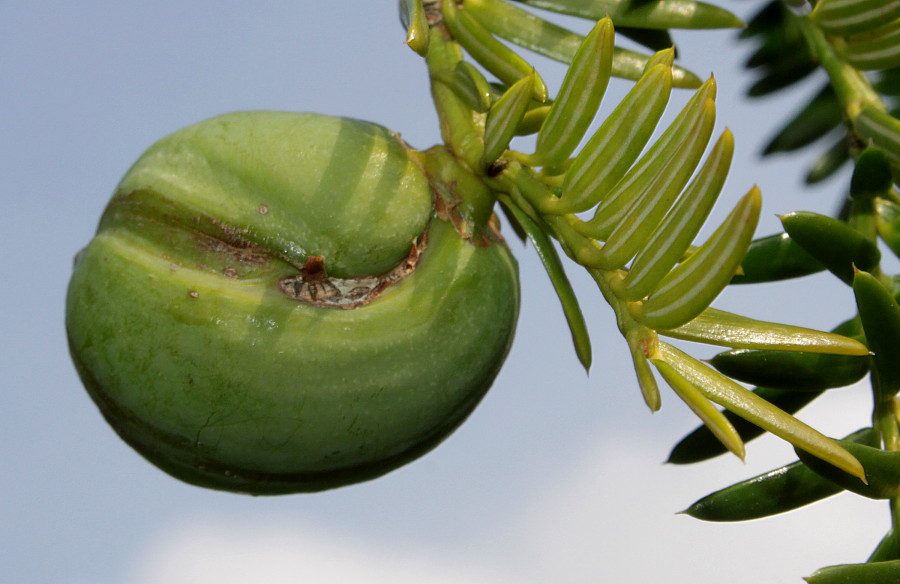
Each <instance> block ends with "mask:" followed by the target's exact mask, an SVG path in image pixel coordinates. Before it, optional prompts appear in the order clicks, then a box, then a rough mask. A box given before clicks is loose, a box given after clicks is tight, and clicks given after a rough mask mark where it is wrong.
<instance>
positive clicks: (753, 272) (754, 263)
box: [731, 233, 825, 284]
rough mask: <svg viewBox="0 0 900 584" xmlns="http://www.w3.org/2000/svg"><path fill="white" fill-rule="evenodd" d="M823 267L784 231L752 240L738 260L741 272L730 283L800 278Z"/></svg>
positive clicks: (819, 270) (823, 267) (755, 282)
mask: <svg viewBox="0 0 900 584" xmlns="http://www.w3.org/2000/svg"><path fill="white" fill-rule="evenodd" d="M824 269H825V266H823V265H822V264H820V263H819V262H818V260H816V258H814V257H812V256H811V255H809V254H808V253H807V252H806V251H805V250H804V249H803V248H802V247H800V246H799V245H797V243H796V242H795V241H794V240H793V239H791V236H790V235H788V234H787V233H777V234H775V235H769V236H766V237H761V238H759V239H754V240H753V241H752V242H751V243H750V247H749V248H748V249H747V253H746V254H745V255H744V259H743V260H741V273H740V274H737V275H735V276H734V278H732V279H731V283H732V284H757V283H760V282H775V281H778V280H787V279H790V278H799V277H801V276H808V275H810V274H815V273H817V272H821V271H822V270H824Z"/></svg>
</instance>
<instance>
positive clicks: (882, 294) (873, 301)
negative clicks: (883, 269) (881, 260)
mask: <svg viewBox="0 0 900 584" xmlns="http://www.w3.org/2000/svg"><path fill="white" fill-rule="evenodd" d="M853 293H854V294H855V295H856V306H857V308H858V309H859V319H860V321H862V326H863V330H864V331H865V334H866V342H867V343H868V345H869V349H870V350H871V351H872V352H873V353H874V355H873V357H872V368H873V370H874V372H875V375H874V376H873V383H877V384H878V387H879V390H880V392H881V393H882V394H884V395H896V394H897V393H898V392H900V306H898V305H897V301H896V300H895V299H894V296H893V294H891V292H890V291H889V290H888V289H887V288H886V287H885V286H884V285H882V283H881V282H879V281H878V280H877V279H876V278H875V277H874V276H872V275H871V274H869V273H867V272H856V275H855V277H854V278H853Z"/></svg>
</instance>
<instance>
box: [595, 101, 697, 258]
mask: <svg viewBox="0 0 900 584" xmlns="http://www.w3.org/2000/svg"><path fill="white" fill-rule="evenodd" d="M707 106H708V107H706V108H705V109H704V111H703V115H702V116H701V117H700V118H699V119H698V120H697V123H696V124H695V125H694V126H693V127H692V128H691V130H690V132H689V133H688V134H687V135H686V136H684V138H683V139H682V140H681V141H680V145H679V148H678V149H677V150H676V151H675V152H673V153H672V155H671V156H669V157H668V158H664V159H663V160H662V165H661V166H659V167H658V168H655V169H654V168H652V167H648V169H647V175H648V176H647V177H646V179H643V180H635V181H634V182H632V183H631V188H632V189H634V190H635V191H636V194H635V195H634V202H633V203H632V204H631V206H630V207H629V209H628V211H627V213H625V215H624V216H623V217H622V220H621V221H619V223H618V224H617V225H616V226H615V227H614V228H613V230H612V232H611V233H610V234H609V236H608V237H607V238H606V243H605V244H604V245H603V249H601V250H600V255H601V257H603V258H604V261H605V262H606V265H607V267H608V268H610V269H619V268H623V267H625V265H626V264H627V263H628V262H629V261H631V259H632V258H633V257H634V256H635V255H636V254H637V253H638V252H639V251H640V250H641V249H644V248H645V247H646V245H645V244H646V243H647V241H648V240H649V239H650V238H651V237H652V236H653V233H654V232H655V229H656V227H657V226H658V225H659V223H660V222H661V221H662V219H663V218H664V217H665V215H666V213H667V212H668V211H669V209H670V208H671V207H672V205H673V204H674V203H675V200H676V199H677V198H678V195H679V194H680V193H681V190H682V189H683V188H684V186H685V184H687V182H688V180H689V179H690V177H691V175H692V174H693V172H694V169H696V168H697V165H698V164H699V163H700V158H701V157H702V156H703V152H704V150H706V145H707V144H708V143H709V139H710V136H711V135H712V130H713V126H714V125H715V107H714V103H713V101H712V100H709V101H708V102H707Z"/></svg>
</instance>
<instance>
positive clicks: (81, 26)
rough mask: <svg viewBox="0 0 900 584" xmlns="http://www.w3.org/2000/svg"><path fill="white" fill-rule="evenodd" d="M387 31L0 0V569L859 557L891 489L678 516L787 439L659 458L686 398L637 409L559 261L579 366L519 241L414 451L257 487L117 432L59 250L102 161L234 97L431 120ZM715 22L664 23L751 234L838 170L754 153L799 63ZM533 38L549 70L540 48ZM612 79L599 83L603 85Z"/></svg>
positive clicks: (774, 461) (831, 189) (336, 8)
mask: <svg viewBox="0 0 900 584" xmlns="http://www.w3.org/2000/svg"><path fill="white" fill-rule="evenodd" d="M755 6H757V3H744V2H741V3H733V4H731V5H730V8H732V9H733V10H735V11H736V12H737V13H738V14H740V15H742V16H747V15H748V14H749V12H750V11H752V10H753V9H754V7H755ZM582 27H584V25H582ZM403 38H404V33H403V30H402V29H401V27H400V25H399V24H398V19H397V9H396V7H395V6H394V3H393V2H383V3H375V2H352V1H351V2H315V3H314V2H296V1H295V2H276V1H272V2H265V3H253V4H252V5H251V4H250V3H243V2H227V1H226V2H222V1H219V2H211V1H196V2H190V3H183V2H152V3H151V2H128V3H112V2H95V1H87V0H85V1H82V2H78V3H74V2H67V3H64V2H42V1H32V2H5V3H3V4H2V5H0V55H3V57H2V61H0V63H2V65H0V71H2V76H0V79H2V87H3V89H2V94H0V95H2V96H3V98H2V100H3V103H4V104H5V105H4V107H3V109H2V113H0V136H3V140H2V143H0V179H2V183H0V184H2V191H0V196H2V200H3V209H4V210H5V216H4V221H3V229H2V230H0V238H2V244H3V250H4V252H5V253H4V254H3V259H2V262H3V273H4V276H3V278H2V285H0V307H2V308H0V323H2V331H3V350H2V351H0V367H2V371H3V372H4V378H5V379H6V382H5V383H4V388H3V391H2V392H0V444H2V447H0V468H2V469H3V473H2V478H0V517H2V519H0V581H3V582H41V583H45V584H55V583H60V584H63V583H64V584H81V583H90V584H113V583H126V584H150V583H157V582H165V583H167V584H180V583H185V584H187V583H191V584H198V583H200V584H203V583H206V582H210V583H211V582H217V583H220V584H221V583H226V584H236V583H243V582H261V581H265V582H270V583H280V582H296V581H313V582H392V583H395V582H401V583H402V582H479V583H480V582H485V583H487V582H492V583H494V582H498V583H506V582H517V583H533V582H534V583H536V582H549V581H554V582H597V581H610V582H651V581H660V580H661V579H663V578H665V581H667V582H721V581H724V580H725V579H727V581H729V582H732V583H734V584H740V583H750V582H754V583H755V582H799V577H800V576H803V575H808V574H809V573H811V572H812V571H814V570H815V569H816V568H817V567H820V566H822V565H826V564H829V563H843V562H854V561H862V560H864V559H865V557H866V556H867V555H868V553H869V551H870V550H871V549H872V548H873V547H874V545H875V544H876V542H877V541H878V540H879V539H880V537H881V535H882V533H883V532H884V531H885V530H886V529H887V526H888V515H887V508H886V504H882V503H878V502H872V501H868V500H862V499H861V498H858V497H853V496H849V495H843V496H839V497H835V498H833V499H831V500H829V501H827V502H823V503H821V504H819V505H816V506H814V507H811V508H809V509H806V510H802V511H799V512H797V513H793V514H790V515H786V516H781V517H778V518H773V519H769V520H766V521H762V522H752V523H748V524H738V525H712V524H702V523H699V522H697V521H695V520H692V519H690V518H688V517H685V516H678V515H676V513H677V512H678V511H679V510H681V509H683V508H685V507H686V506H688V505H689V504H690V503H691V502H693V501H694V500H695V499H697V498H699V497H700V496H702V495H705V494H706V493H708V492H710V491H711V490H714V489H716V488H719V487H722V486H725V485H727V484H730V483H732V482H735V481H737V480H741V479H743V478H746V477H749V476H752V475H754V474H757V473H759V472H762V471H764V470H768V469H769V468H773V467H775V466H778V465H779V464H781V463H784V462H788V461H790V460H792V459H793V454H792V451H791V449H790V448H789V447H788V446H786V445H784V444H782V443H780V442H779V441H777V440H775V439H768V438H767V439H762V440H760V441H759V443H753V445H752V446H751V447H750V448H749V449H748V461H747V463H742V462H740V461H739V460H737V459H733V458H725V457H723V458H721V459H717V460H715V461H712V462H710V463H707V464H704V465H701V466H698V467H687V468H681V467H672V466H668V465H664V464H662V462H663V461H664V460H665V459H666V457H667V454H668V451H669V449H670V448H671V446H672V445H673V444H674V443H675V442H676V441H677V440H678V439H680V437H681V436H682V435H683V434H684V433H685V432H687V431H689V430H690V429H692V428H693V427H694V426H695V421H694V420H693V418H692V416H691V414H690V413H689V412H688V411H687V409H686V408H685V407H683V406H682V404H680V403H679V402H678V400H677V399H676V398H675V396H674V395H673V394H671V393H670V392H667V391H666V392H664V395H663V399H664V406H663V409H662V411H660V412H658V413H656V414H653V415H651V414H650V413H649V412H648V411H647V410H646V408H645V407H644V406H643V403H642V401H641V398H640V395H639V393H638V390H637V386H636V383H635V381H634V379H633V376H632V371H631V365H630V363H629V360H628V356H627V350H626V348H625V345H624V342H623V341H622V339H621V338H620V337H619V335H618V332H617V331H616V330H615V324H614V321H613V318H612V314H611V312H610V311H609V309H608V308H607V307H606V306H605V305H604V303H603V302H602V299H601V298H600V296H599V294H598V293H597V292H596V290H595V289H593V288H592V286H591V284H590V282H589V281H588V280H587V278H586V277H584V276H583V275H582V274H580V273H578V272H577V270H574V269H573V270H571V272H572V277H573V280H574V282H575V284H576V287H577V290H578V293H579V295H580V297H581V299H582V303H583V305H584V307H585V312H586V316H587V318H588V320H589V323H590V327H591V332H592V334H593V339H594V344H595V348H594V355H595V358H594V366H593V370H592V371H591V375H590V377H587V376H586V375H585V374H584V372H583V371H582V370H580V369H579V366H578V363H577V360H576V359H575V357H574V353H573V351H572V349H571V344H570V341H569V338H568V332H567V330H566V328H565V325H564V323H563V320H562V317H561V313H560V310H559V308H558V305H557V303H556V300H555V298H554V296H553V294H552V291H551V288H550V285H549V283H548V282H547V280H546V278H545V276H544V275H543V272H542V270H541V268H540V266H539V265H538V263H537V261H536V259H535V258H534V256H533V254H532V252H531V250H529V249H525V248H522V246H520V245H518V244H517V243H515V242H512V247H513V249H514V251H515V253H516V254H517V256H518V257H519V258H520V264H521V271H522V286H523V298H524V300H523V308H522V314H521V322H520V327H519V330H518V333H517V339H516V343H515V346H514V348H513V351H512V354H511V355H510V358H509V360H508V362H507V364H506V366H505V368H504V370H503V372H502V373H501V375H500V377H499V378H498V379H497V381H496V383H495V386H494V388H493V389H492V391H491V393H490V394H489V395H488V397H487V398H486V399H485V401H484V403H483V404H482V405H481V406H480V408H479V409H478V410H477V411H476V412H475V414H474V415H473V416H472V417H471V419H470V420H469V421H468V422H467V423H466V424H464V425H463V427H462V428H460V429H459V431H457V432H456V434H454V435H453V436H452V437H451V438H450V439H449V440H448V441H447V442H445V443H444V444H443V445H441V446H440V447H439V448H438V449H437V450H435V451H434V452H432V453H431V454H429V455H428V456H426V457H424V458H423V459H421V460H419V461H417V462H415V463H413V464H411V465H408V466H407V467H405V468H403V469H400V470H399V471H396V472H394V473H392V474H390V475H388V476H386V477H384V478H382V479H379V480H376V481H374V482H370V483H365V484H362V485H357V486H353V487H349V488H344V489H339V490H337V491H333V492H327V493H322V494H316V495H305V496H304V495H297V496H288V497H277V498H262V499H261V498H251V497H243V496H237V495H231V494H224V493H218V492H212V491H206V490H202V489H198V488H195V487H190V486H187V485H183V484H181V483H179V482H177V481H175V480H173V479H171V478H169V477H168V476H167V475H165V474H163V473H161V472H160V471H158V470H156V469H155V468H154V467H152V466H151V465H149V464H148V463H146V462H144V460H143V459H141V458H140V457H139V456H138V455H136V454H135V453H134V452H132V451H131V450H130V449H129V448H128V447H127V446H126V445H125V444H124V443H122V442H121V441H119V439H118V438H117V437H116V436H115V435H114V434H113V432H112V430H110V429H109V428H108V427H107V426H106V424H105V423H104V422H103V421H102V419H101V417H100V415H99V413H98V412H97V410H96V408H95V407H94V405H93V404H92V403H91V401H90V399H89V398H88V397H87V394H86V393H85V392H84V390H83V389H82V387H81V384H80V382H79V380H78V378H77V376H76V374H75V372H74V369H73V367H72V366H71V364H70V361H69V357H68V353H67V349H66V342H65V333H64V329H63V309H64V297H65V287H66V283H67V280H68V276H69V273H70V270H71V263H72V257H73V255H74V254H75V252H76V251H77V250H78V249H79V248H80V247H82V246H84V245H85V244H86V243H87V242H88V241H89V239H90V238H91V236H92V233H93V231H94V229H95V227H96V222H97V220H98V218H99V215H100V212H101V211H102V209H103V207H104V205H105V203H106V201H107V199H108V197H109V196H110V194H111V193H112V191H113V189H114V187H115V185H116V183H117V182H118V180H119V178H120V177H121V176H122V174H123V173H124V172H125V171H126V169H127V168H128V167H129V165H130V164H131V162H133V161H134V160H135V159H136V158H137V157H138V156H139V155H140V153H141V152H142V151H143V150H144V149H146V148H147V147H148V146H149V145H150V144H152V143H153V142H154V141H155V140H157V139H158V138H160V137H162V136H163V135H165V134H168V133H169V132H171V131H174V130H176V129H178V128H180V127H182V126H185V125H188V124H191V123H193V122H196V121H199V120H201V119H204V118H207V117H211V116H213V115H216V114H220V113H224V112H227V111H234V110H243V109H285V110H301V111H316V112H321V113H328V114H333V115H344V116H353V117H359V118H364V119H369V120H372V121H375V122H378V123H381V124H383V125H385V126H387V127H389V128H391V129H393V130H396V131H399V132H401V133H402V135H403V137H404V138H405V139H406V140H407V141H408V142H410V143H411V144H413V145H415V146H417V147H420V148H425V147H427V146H429V145H431V144H433V143H435V142H436V141H437V140H438V130H437V124H436V118H435V116H434V114H433V111H432V108H431V103H430V98H429V96H428V90H427V85H426V77H425V73H424V67H423V64H422V63H421V62H420V59H419V58H418V57H417V56H416V55H415V54H413V53H412V52H411V51H410V50H409V49H408V48H407V47H405V45H403V43H402V40H403ZM734 39H735V33H734V32H733V31H724V32H712V33H677V34H676V41H679V43H680V48H681V51H682V61H681V62H682V64H683V65H686V66H688V67H689V68H691V69H692V70H694V71H696V72H697V73H698V74H704V75H705V74H707V73H709V72H715V74H716V77H717V79H718V81H719V99H718V104H719V125H718V128H719V130H718V131H721V129H722V128H724V127H725V126H726V125H727V126H728V127H730V128H731V129H732V130H733V131H734V133H735V135H736V139H737V144H738V153H737V158H736V162H735V169H734V171H733V173H732V176H731V178H730V179H729V182H728V184H727V185H726V192H725V195H723V203H722V204H721V205H720V206H721V208H720V209H718V211H717V217H719V218H721V217H722V216H724V214H725V213H726V212H727V211H728V209H729V207H730V205H732V204H733V203H734V201H736V199H737V198H738V197H739V196H740V195H742V194H743V193H744V192H746V191H747V190H748V189H749V188H750V187H751V186H752V185H753V184H758V185H759V186H760V187H761V188H762V191H763V194H764V197H765V206H764V211H763V214H764V217H763V220H762V221H761V226H760V233H771V232H774V231H776V230H778V222H777V219H776V217H775V214H776V213H783V212H787V211H791V210H795V209H799V208H804V209H811V210H818V211H822V212H829V211H831V210H832V209H833V208H834V206H835V205H836V201H837V199H838V197H840V196H842V194H843V191H844V189H845V185H846V183H847V178H848V177H847V175H846V174H845V175H843V176H842V177H841V178H840V179H838V180H836V181H832V182H831V183H829V185H828V186H827V187H826V188H821V189H816V190H815V191H809V190H806V189H805V188H804V187H803V186H802V185H801V181H800V179H801V176H802V168H801V161H806V162H808V161H809V159H810V156H808V155H806V156H803V155H801V156H796V157H786V158H784V159H779V160H775V161H766V162H764V163H763V162H760V161H759V159H758V157H757V155H756V153H757V152H758V151H759V149H760V147H761V145H762V144H763V143H764V141H765V139H766V133H765V131H766V129H767V128H771V127H772V125H773V124H776V123H778V122H779V121H780V120H783V119H785V118H786V117H787V116H788V114H789V113H790V112H791V111H792V109H793V108H794V107H795V106H796V103H797V100H798V99H800V98H801V97H803V96H809V95H811V94H813V93H814V92H815V91H816V90H817V84H816V83H814V82H812V83H805V84H803V86H802V87H800V88H798V89H797V90H795V91H792V92H791V93H790V94H789V95H787V96H785V97H782V98H777V99H770V100H765V101H760V102H747V101H746V100H745V99H743V98H742V97H741V94H742V91H743V90H744V89H745V87H746V86H747V84H748V82H749V81H748V79H747V78H746V77H743V76H736V75H735V74H734V73H740V72H741V69H740V67H739V63H741V62H742V60H743V58H745V56H746V54H747V48H746V47H740V46H738V45H737V44H736V42H735V40H734ZM534 62H535V64H536V65H537V66H538V68H539V70H540V71H541V72H542V73H543V74H544V76H545V78H546V79H547V81H548V82H549V83H550V84H551V85H552V86H558V83H559V81H560V79H561V75H562V74H563V72H564V70H563V67H562V66H560V65H557V64H554V63H550V62H548V61H545V60H542V59H534ZM629 86H630V84H628V83H626V82H620V81H614V82H613V84H612V85H611V89H610V94H611V95H621V93H622V92H623V91H624V90H626V89H627V88H628V87H629ZM686 97H687V94H686V93H683V94H679V95H678V96H677V98H676V99H677V102H678V103H681V102H683V101H684V99H686ZM610 103H614V100H613V99H607V100H606V102H605V106H604V107H607V108H608V107H609V104H610ZM605 111H608V109H607V110H605ZM717 305H718V306H720V307H723V308H726V309H739V310H742V311H743V312H745V313H747V314H750V315H752V316H758V317H763V316H764V317H768V318H772V319H780V320H784V321H788V322H791V323H796V324H805V325H811V326H816V327H819V328H825V329H827V328H830V327H832V326H834V325H835V324H836V323H837V322H839V321H841V320H843V319H844V318H847V317H849V316H850V315H851V314H852V312H851V311H852V308H851V307H852V295H851V294H850V291H849V289H848V288H847V287H845V286H843V285H842V284H839V283H837V281H836V280H834V279H833V278H829V277H827V276H815V277H811V278H807V279H805V280H803V281H802V282H799V283H795V284H784V285H782V284H778V285H766V286H757V287H753V288H743V289H736V290H729V291H727V292H726V294H725V295H724V296H723V297H722V298H721V299H720V301H719V302H718V303H717ZM691 350H692V351H693V352H694V353H695V354H697V355H701V356H709V355H711V354H712V353H713V351H712V350H710V349H708V348H705V347H697V348H692V349H691ZM866 391H867V389H866V387H864V386H860V387H857V388H849V389H843V390H839V391H836V392H834V394H833V395H830V396H828V398H826V399H824V400H823V403H821V404H817V405H816V406H815V407H811V408H809V409H808V410H806V411H804V413H803V416H802V417H803V419H805V420H807V421H810V422H812V423H813V424H814V425H816V426H818V427H819V428H821V429H822V430H823V431H825V432H828V433H832V434H845V433H849V432H850V431H852V430H855V429H857V428H859V427H861V426H863V425H865V424H866V421H867V419H868V416H869V402H868V401H867V400H866V398H865V393H866Z"/></svg>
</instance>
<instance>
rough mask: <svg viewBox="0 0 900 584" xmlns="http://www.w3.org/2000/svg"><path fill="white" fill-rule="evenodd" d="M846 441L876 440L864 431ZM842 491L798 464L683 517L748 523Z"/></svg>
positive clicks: (714, 497) (699, 504) (702, 503)
mask: <svg viewBox="0 0 900 584" xmlns="http://www.w3.org/2000/svg"><path fill="white" fill-rule="evenodd" d="M847 439H849V440H853V441H854V442H862V443H875V442H877V439H878V438H877V435H876V434H875V432H873V431H872V429H871V428H865V429H863V430H860V431H858V432H854V433H853V434H851V435H850V436H848V437H847ZM843 490H844V489H843V488H842V487H840V486H839V485H836V484H835V483H833V482H831V481H829V480H827V479H824V478H822V477H821V476H819V475H818V474H816V473H815V472H813V471H812V470H811V469H810V468H809V467H808V466H806V465H805V464H803V463H802V462H800V461H799V460H798V461H796V462H793V463H791V464H788V465H785V466H783V467H781V468H777V469H774V470H771V471H769V472H766V473H763V474H761V475H758V476H755V477H753V478H750V479H747V480H745V481H741V482H739V483H736V484H734V485H731V486H729V487H726V488H724V489H721V490H719V491H716V492H715V493H712V494H710V495H707V496H706V497H703V498H702V499H700V500H698V501H696V502H694V503H693V504H692V505H691V506H690V507H688V508H687V509H686V510H685V511H684V513H685V514H686V515H690V516H691V517H693V518H695V519H701V520H703V521H750V520H753V519H761V518H763V517H771V516H773V515H779V514H781V513H787V512H788V511H793V510H795V509H799V508H801V507H805V506H806V505H810V504H812V503H815V502H817V501H821V500H822V499H825V498H827V497H830V496H832V495H836V494H838V493H840V492H842V491H843Z"/></svg>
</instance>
